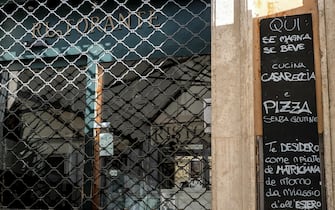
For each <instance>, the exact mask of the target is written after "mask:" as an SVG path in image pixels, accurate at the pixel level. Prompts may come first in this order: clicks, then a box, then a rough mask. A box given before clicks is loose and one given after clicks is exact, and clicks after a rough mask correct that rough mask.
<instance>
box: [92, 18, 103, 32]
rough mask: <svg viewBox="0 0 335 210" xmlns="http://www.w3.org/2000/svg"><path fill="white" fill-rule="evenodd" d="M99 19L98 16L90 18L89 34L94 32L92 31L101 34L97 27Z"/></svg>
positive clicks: (99, 28)
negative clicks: (95, 30)
mask: <svg viewBox="0 0 335 210" xmlns="http://www.w3.org/2000/svg"><path fill="white" fill-rule="evenodd" d="M99 22H100V18H99V17H98V16H94V17H91V29H90V33H93V32H94V29H97V30H98V31H100V32H102V30H101V27H100V26H99Z"/></svg>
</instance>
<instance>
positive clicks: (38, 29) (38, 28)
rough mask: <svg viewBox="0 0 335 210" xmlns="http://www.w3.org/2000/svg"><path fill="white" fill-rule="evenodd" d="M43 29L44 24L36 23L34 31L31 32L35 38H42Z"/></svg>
mask: <svg viewBox="0 0 335 210" xmlns="http://www.w3.org/2000/svg"><path fill="white" fill-rule="evenodd" d="M41 28H42V24H41V23H34V25H33V29H32V30H31V33H32V35H33V38H36V37H41V36H42V33H41Z"/></svg>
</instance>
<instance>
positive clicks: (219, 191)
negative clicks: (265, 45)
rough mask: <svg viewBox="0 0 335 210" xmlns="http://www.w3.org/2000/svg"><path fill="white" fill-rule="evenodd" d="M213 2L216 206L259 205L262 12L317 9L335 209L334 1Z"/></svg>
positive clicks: (330, 199) (252, 208) (329, 184)
mask: <svg viewBox="0 0 335 210" xmlns="http://www.w3.org/2000/svg"><path fill="white" fill-rule="evenodd" d="M212 5H213V13H212V18H213V19H212V21H213V24H212V25H213V26H212V27H213V28H212V150H213V154H212V156H213V169H212V179H213V191H212V192H213V209H217V210H219V209H229V210H245V209H248V210H256V209H258V206H257V205H258V204H257V202H258V200H257V199H258V196H257V185H258V183H257V168H256V166H257V162H258V159H257V158H258V154H257V140H256V136H257V135H261V132H262V128H261V124H262V122H261V118H259V116H260V112H261V104H260V92H259V90H260V81H259V80H257V72H258V68H259V67H258V64H257V63H258V61H259V58H258V55H257V53H256V52H257V50H258V49H257V45H255V41H256V42H257V37H256V36H257V33H258V31H257V29H256V30H255V24H257V18H260V17H265V16H271V15H275V14H277V15H290V14H302V13H312V14H313V26H314V28H313V30H314V31H315V32H314V37H315V50H314V51H315V57H316V61H315V65H316V69H318V70H317V77H318V79H317V92H318V94H317V100H318V104H319V107H318V117H319V132H320V133H321V134H323V136H324V145H325V146H324V161H325V162H324V163H325V164H324V165H325V177H326V183H325V184H326V190H327V207H328V209H335V205H334V196H335V195H334V190H333V189H334V187H335V184H334V182H333V179H334V178H335V169H334V160H335V154H334V151H335V145H334V143H333V141H334V140H333V137H332V135H333V133H334V132H335V15H334V14H335V1H333V0H319V1H318V0H295V1H291V0H282V1H278V0H235V1H231V0H213V1H212ZM315 35H316V36H315Z"/></svg>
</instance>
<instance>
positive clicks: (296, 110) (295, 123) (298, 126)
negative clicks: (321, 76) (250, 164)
mask: <svg viewBox="0 0 335 210" xmlns="http://www.w3.org/2000/svg"><path fill="white" fill-rule="evenodd" d="M260 46H261V47H260V50H261V89H262V121H263V159H262V161H263V166H264V168H263V171H264V172H263V175H264V183H262V185H263V186H262V187H263V191H264V202H262V203H263V205H264V206H263V207H264V208H263V209H265V210H268V209H285V210H288V209H323V203H322V190H321V189H322V188H321V166H320V165H321V160H320V159H321V158H320V154H319V137H318V129H317V122H318V118H317V112H316V91H315V71H314V52H313V31H312V15H311V14H303V15H295V16H284V17H275V18H268V19H262V20H261V21H260Z"/></svg>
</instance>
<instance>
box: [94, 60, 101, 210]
mask: <svg viewBox="0 0 335 210" xmlns="http://www.w3.org/2000/svg"><path fill="white" fill-rule="evenodd" d="M97 70H98V72H97V73H98V74H97V77H98V78H97V82H98V84H97V88H96V116H95V123H96V124H97V125H99V126H98V128H97V129H96V133H95V137H94V139H95V141H94V167H93V177H94V186H93V202H94V204H95V205H94V207H93V209H98V208H97V207H99V206H100V193H101V192H100V186H101V164H100V147H99V140H100V139H99V136H100V132H101V128H100V127H101V123H102V103H103V97H102V91H103V69H102V67H101V66H97Z"/></svg>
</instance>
